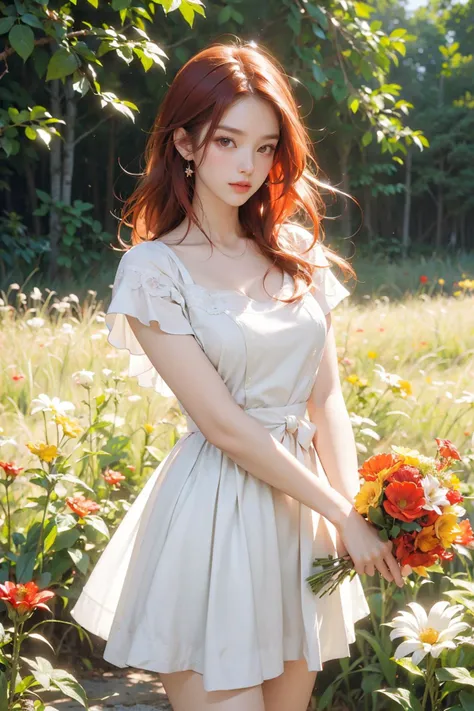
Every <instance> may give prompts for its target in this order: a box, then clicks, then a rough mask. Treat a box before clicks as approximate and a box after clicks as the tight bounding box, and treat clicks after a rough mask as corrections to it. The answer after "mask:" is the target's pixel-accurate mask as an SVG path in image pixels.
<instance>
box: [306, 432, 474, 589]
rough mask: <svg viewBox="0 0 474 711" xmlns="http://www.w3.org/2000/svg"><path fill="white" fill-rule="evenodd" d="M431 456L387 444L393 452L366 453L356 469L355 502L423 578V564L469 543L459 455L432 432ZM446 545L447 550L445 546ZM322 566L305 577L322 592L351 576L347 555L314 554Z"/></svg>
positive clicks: (400, 559)
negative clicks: (358, 484)
mask: <svg viewBox="0 0 474 711" xmlns="http://www.w3.org/2000/svg"><path fill="white" fill-rule="evenodd" d="M436 444H437V447H438V451H437V453H436V456H435V457H426V456H424V455H422V454H420V452H417V451H416V450H410V449H407V448H405V447H398V446H395V445H392V449H393V451H394V454H387V453H382V454H376V455H374V456H373V457H369V459H367V460H366V461H365V462H364V464H363V465H362V467H361V468H360V469H359V474H360V475H361V487H360V490H359V492H358V494H357V496H356V497H355V503H354V507H355V509H356V511H358V513H360V514H362V515H363V516H364V517H365V518H366V519H367V520H368V521H370V523H372V524H373V525H374V526H375V527H376V528H377V529H378V533H379V535H380V538H381V539H382V540H383V541H388V540H390V541H393V550H392V552H393V554H394V556H395V558H396V559H397V561H398V562H399V563H400V565H401V566H404V565H409V566H410V567H411V568H412V570H414V571H415V572H416V573H418V574H419V575H422V576H423V577H427V576H428V573H427V571H426V569H427V568H429V567H430V566H433V565H435V564H437V563H440V562H441V561H444V560H452V559H453V558H454V552H453V550H452V546H453V545H460V546H464V547H466V548H474V535H473V531H472V528H471V524H470V522H469V519H467V518H466V519H464V520H462V521H461V520H460V519H461V517H462V516H464V515H465V513H466V510H465V509H464V508H463V507H462V506H461V503H462V501H463V500H464V497H463V496H461V494H460V492H459V489H460V480H459V478H458V477H457V476H456V473H455V471H453V463H454V462H455V461H456V460H460V459H461V456H460V454H459V452H458V450H457V449H456V447H455V446H454V445H453V443H452V442H450V440H448V439H439V438H438V437H436ZM450 549H451V550H450ZM313 567H320V568H321V570H320V571H319V572H317V573H315V574H313V575H311V576H310V577H308V578H306V580H307V582H308V583H309V584H310V586H311V590H312V591H313V592H314V593H316V594H318V593H319V594H320V596H321V597H322V596H323V595H325V594H326V593H331V592H332V591H333V590H335V589H336V588H337V586H338V585H339V584H340V583H341V582H342V581H343V580H344V579H345V578H346V577H348V578H349V579H352V578H353V577H354V576H355V575H356V571H355V570H354V567H353V562H352V560H351V558H350V556H347V555H346V556H341V557H333V556H329V557H327V558H316V559H315V560H314V561H313Z"/></svg>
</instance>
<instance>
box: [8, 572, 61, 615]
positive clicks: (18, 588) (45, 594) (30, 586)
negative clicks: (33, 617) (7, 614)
mask: <svg viewBox="0 0 474 711" xmlns="http://www.w3.org/2000/svg"><path fill="white" fill-rule="evenodd" d="M54 596H55V593H54V592H52V590H41V591H40V589H39V588H38V586H37V585H36V583H34V582H29V583H18V584H15V583H12V582H10V581H9V580H7V582H6V583H4V584H3V585H0V600H3V602H5V603H6V604H7V607H8V606H9V605H10V606H11V607H12V608H13V609H14V610H16V612H17V613H18V614H19V615H24V614H25V613H27V612H30V611H32V610H35V609H38V608H41V609H43V610H48V612H51V610H50V609H49V607H48V606H47V605H45V602H46V601H47V600H50V599H51V598H52V597H54Z"/></svg>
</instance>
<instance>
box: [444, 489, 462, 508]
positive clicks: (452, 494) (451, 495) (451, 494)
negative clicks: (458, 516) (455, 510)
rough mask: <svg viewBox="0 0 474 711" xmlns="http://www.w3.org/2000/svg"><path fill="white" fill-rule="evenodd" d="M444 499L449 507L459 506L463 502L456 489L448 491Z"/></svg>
mask: <svg viewBox="0 0 474 711" xmlns="http://www.w3.org/2000/svg"><path fill="white" fill-rule="evenodd" d="M446 498H447V500H448V501H449V503H450V504H451V505H453V504H459V503H461V501H464V496H462V494H460V493H459V491H457V489H449V490H448V493H447V494H446Z"/></svg>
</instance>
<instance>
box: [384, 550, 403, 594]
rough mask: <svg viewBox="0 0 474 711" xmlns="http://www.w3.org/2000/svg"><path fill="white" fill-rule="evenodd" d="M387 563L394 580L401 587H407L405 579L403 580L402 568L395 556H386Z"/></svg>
mask: <svg viewBox="0 0 474 711" xmlns="http://www.w3.org/2000/svg"><path fill="white" fill-rule="evenodd" d="M385 562H386V563H387V565H388V567H389V569H390V572H391V573H392V575H393V579H394V580H395V582H396V583H397V585H398V586H399V587H403V586H404V585H405V583H404V581H403V578H402V572H401V570H400V566H399V564H398V562H397V561H396V559H395V558H394V556H393V555H392V554H391V553H389V554H388V555H386V556H385Z"/></svg>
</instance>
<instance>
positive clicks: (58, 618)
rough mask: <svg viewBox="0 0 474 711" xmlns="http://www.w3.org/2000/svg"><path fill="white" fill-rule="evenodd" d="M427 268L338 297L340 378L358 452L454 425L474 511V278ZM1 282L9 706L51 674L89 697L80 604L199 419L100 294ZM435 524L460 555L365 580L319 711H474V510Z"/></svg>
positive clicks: (400, 444)
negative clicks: (108, 313) (150, 374)
mask: <svg viewBox="0 0 474 711" xmlns="http://www.w3.org/2000/svg"><path fill="white" fill-rule="evenodd" d="M427 281H428V280H427V279H426V280H421V279H420V281H419V288H417V289H416V290H414V291H413V293H412V294H407V295H405V297H404V298H403V299H400V300H398V301H393V300H391V299H390V298H389V297H388V296H381V297H379V298H374V297H373V296H371V295H368V294H367V295H366V296H365V297H363V298H362V299H361V300H360V303H359V304H356V303H354V302H352V303H351V300H350V299H349V300H347V302H343V303H342V304H341V305H340V306H339V307H338V308H337V309H336V310H335V311H334V313H333V323H334V328H335V331H336V338H337V343H338V353H339V362H340V373H341V380H342V382H343V390H344V394H345V399H346V403H347V407H348V410H349V412H350V414H351V418H352V423H353V427H354V433H355V436H356V441H357V447H358V451H359V458H360V460H361V462H362V460H365V459H367V458H369V457H370V456H372V455H374V454H377V453H379V452H390V451H397V452H399V453H402V454H404V455H405V456H406V458H407V462H408V461H411V462H416V461H421V459H422V458H423V457H424V456H426V457H435V454H436V448H437V447H436V442H435V439H436V438H441V439H444V440H449V441H450V442H451V443H452V444H453V445H454V447H455V448H456V449H457V451H458V452H459V455H460V459H457V460H456V461H453V462H452V470H453V472H454V473H453V475H452V477H451V485H452V487H453V488H454V489H456V490H457V491H458V492H459V496H458V497H457V502H456V504H457V506H460V505H461V504H462V506H463V507H464V509H465V514H466V516H467V517H470V519H471V521H472V520H473V505H472V499H473V495H474V386H473V382H474V357H473V354H474V320H473V317H472V313H473V307H474V295H473V288H471V286H472V287H474V284H473V283H472V282H470V281H469V280H468V279H466V280H464V281H463V282H460V284H461V286H460V287H459V288H458V289H457V290H456V293H454V294H450V295H446V294H445V293H444V291H443V289H441V288H440V287H442V286H443V285H442V284H438V285H437V287H436V290H435V291H433V292H431V293H428V292H427V289H426V283H427ZM0 297H1V301H0V321H1V328H0V378H1V401H0V484H1V487H0V504H1V508H0V524H1V525H0V546H1V550H2V553H1V559H0V608H1V609H0V622H1V623H2V625H0V662H1V666H0V707H1V708H2V709H13V708H18V709H23V708H24V707H25V706H24V704H25V700H26V699H28V700H29V701H30V705H32V706H33V705H34V708H35V709H39V711H43V709H45V708H47V703H46V702H45V701H43V700H42V692H45V691H46V690H48V689H51V688H58V689H60V690H61V691H62V692H63V693H66V694H68V695H70V696H71V697H72V698H73V699H74V700H75V701H77V702H78V703H81V704H82V705H84V706H87V703H88V702H87V698H86V695H85V693H84V690H83V688H82V687H81V685H80V684H79V683H78V682H77V681H76V677H78V676H80V672H81V671H82V670H84V669H87V668H90V667H91V664H92V662H91V659H92V649H91V647H89V646H88V644H87V640H88V635H87V634H86V633H85V632H84V631H83V630H81V629H80V628H79V627H78V626H77V625H76V624H75V623H74V621H73V620H72V618H71V617H70V615H69V613H68V611H69V609H70V608H71V607H72V606H73V604H74V601H75V599H76V598H77V596H78V594H79V592H80V590H81V587H82V585H83V584H84V581H85V579H86V578H87V576H88V573H89V572H90V570H91V568H92V566H93V564H94V561H95V560H96V559H97V557H98V556H99V555H100V553H101V551H102V550H103V548H104V547H105V545H106V543H107V541H108V539H109V537H110V535H111V534H112V533H113V531H114V529H115V528H116V526H117V524H118V523H119V522H120V520H121V519H122V517H123V515H124V513H125V512H126V511H127V510H128V508H129V507H130V505H131V503H132V502H133V500H134V498H135V497H136V496H137V494H138V492H139V491H140V490H141V488H142V487H143V484H144V482H145V481H146V480H147V479H148V477H149V476H150V474H151V473H152V471H153V469H154V468H155V467H156V466H158V464H159V463H160V461H162V459H163V458H164V457H165V456H166V454H167V452H168V451H169V450H170V448H171V447H172V446H173V445H174V443H175V442H176V441H177V439H179V437H180V436H181V434H182V433H183V432H184V431H185V426H184V424H185V423H184V420H183V418H182V417H181V415H180V412H179V410H178V408H177V403H176V401H175V400H174V398H162V397H160V396H159V395H157V394H156V393H153V392H152V391H150V390H147V389H141V388H140V387H139V386H138V385H137V384H136V383H135V381H134V379H133V378H129V377H128V375H127V372H128V371H127V365H128V355H127V353H126V352H123V353H122V352H118V351H116V350H115V349H114V348H112V346H110V345H109V344H108V343H107V334H108V331H107V329H106V328H105V324H104V308H105V307H106V304H104V303H103V302H100V301H97V294H96V292H94V291H89V292H87V294H86V295H85V296H84V297H83V298H79V297H77V296H76V295H75V294H59V293H55V292H53V291H49V290H46V289H40V288H38V287H34V286H33V287H29V288H28V289H25V291H23V290H22V288H20V286H19V285H17V284H12V285H10V286H9V287H8V288H7V289H6V290H4V291H3V292H0ZM420 458H421V459H420ZM447 509H448V510H442V511H441V513H442V514H444V515H445V517H448V516H449V513H450V511H449V509H450V507H447ZM446 520H447V519H446ZM435 534H436V535H438V534H439V538H440V540H441V539H442V540H443V543H444V544H445V546H446V547H447V548H449V549H450V551H451V552H452V553H453V555H452V559H451V560H450V559H449V556H447V557H446V559H445V560H443V561H442V564H440V563H437V564H435V565H433V566H431V567H428V568H427V569H426V571H425V574H419V573H415V572H413V573H412V575H411V576H410V578H409V579H408V583H407V585H405V587H404V588H402V589H398V588H396V586H391V585H388V584H387V583H386V582H385V581H384V580H383V579H382V578H381V577H380V576H379V575H378V574H376V575H375V576H373V577H364V578H363V584H364V589H365V590H366V594H367V597H368V600H369V605H370V608H371V615H370V617H369V618H367V619H366V620H364V621H362V622H361V623H358V625H357V639H356V644H354V645H353V647H352V654H351V657H350V658H346V659H341V660H334V661H333V662H329V663H327V664H326V665H325V668H324V670H323V671H322V672H321V673H320V674H318V679H317V690H316V694H315V698H317V708H318V710H319V711H323V710H324V709H334V710H336V709H338V710H340V709H357V710H358V709H363V710H364V711H384V710H385V709H396V708H400V707H401V708H403V709H408V710H409V709H413V710H414V711H424V710H425V709H432V710H435V709H436V710H437V711H438V710H441V709H442V710H443V711H445V710H446V711H447V710H448V709H450V710H451V711H463V710H464V711H468V710H469V709H473V708H474V674H473V673H472V669H473V668H474V636H473V633H472V629H473V623H474V575H473V558H472V556H473V551H474V536H473V535H472V529H471V526H470V525H469V523H467V524H466V525H465V526H464V527H463V529H462V531H461V532H460V531H459V529H454V528H453V527H451V528H449V526H447V527H444V528H443V529H442V528H441V527H440V529H439V531H438V529H436V531H435V532H434V533H433V536H435ZM435 537H436V536H435ZM420 572H421V573H423V571H422V570H421V571H420ZM96 643H97V640H96ZM73 651H74V653H75V656H74V657H73V655H72V652H73ZM99 658H100V657H99ZM66 659H67V663H64V661H65V660H66ZM96 660H97V656H96ZM95 664H97V661H96V662H95ZM315 703H316V702H315ZM49 708H51V707H50V706H49ZM315 708H316V705H315Z"/></svg>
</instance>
